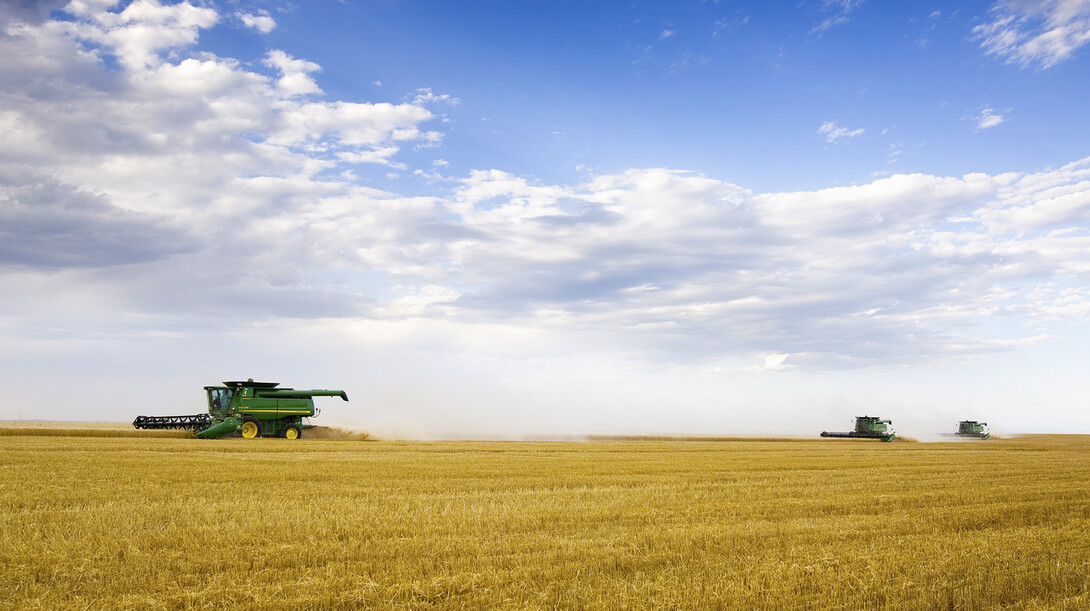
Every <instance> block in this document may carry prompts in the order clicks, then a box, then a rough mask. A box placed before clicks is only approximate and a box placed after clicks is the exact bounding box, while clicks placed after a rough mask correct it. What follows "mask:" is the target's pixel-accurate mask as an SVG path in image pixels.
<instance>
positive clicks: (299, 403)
mask: <svg viewBox="0 0 1090 611" xmlns="http://www.w3.org/2000/svg"><path fill="white" fill-rule="evenodd" d="M277 386H279V384H278V383H277V382H254V381H253V379H249V380H246V381H245V382H224V383H223V386H205V387H204V391H205V392H206V393H207V394H208V413H207V414H194V415H191V416H137V417H136V420H133V422H132V425H133V426H134V427H136V428H138V429H183V430H188V431H193V433H194V434H196V436H197V437H200V438H202V439H215V438H217V437H223V436H224V435H228V434H231V433H234V432H235V431H241V433H242V436H243V437H245V438H246V439H253V438H254V437H284V438H286V439H298V438H299V437H301V436H302V435H303V429H309V428H311V427H313V426H314V425H313V424H303V418H309V417H311V416H315V415H317V412H316V411H315V409H314V400H313V397H340V398H341V399H344V400H345V401H347V400H348V395H347V394H346V393H345V392H344V391H343V390H295V389H293V388H277Z"/></svg>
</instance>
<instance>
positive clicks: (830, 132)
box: [818, 121, 864, 143]
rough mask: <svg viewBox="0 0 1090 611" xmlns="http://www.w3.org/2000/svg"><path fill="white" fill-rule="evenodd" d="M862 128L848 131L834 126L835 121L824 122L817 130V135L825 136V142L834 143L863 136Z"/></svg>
mask: <svg viewBox="0 0 1090 611" xmlns="http://www.w3.org/2000/svg"><path fill="white" fill-rule="evenodd" d="M863 132H864V130H863V128H859V129H848V128H846V127H840V126H839V125H837V124H836V121H826V122H825V123H822V124H821V127H819V128H818V133H819V134H822V135H824V136H825V141H826V142H834V143H835V142H836V141H838V140H840V139H842V138H855V137H857V136H861V135H863Z"/></svg>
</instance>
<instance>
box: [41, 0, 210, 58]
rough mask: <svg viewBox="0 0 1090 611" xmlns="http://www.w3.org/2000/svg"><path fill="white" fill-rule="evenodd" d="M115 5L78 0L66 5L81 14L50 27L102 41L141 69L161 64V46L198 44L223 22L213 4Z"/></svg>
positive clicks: (144, 1) (144, 0)
mask: <svg viewBox="0 0 1090 611" xmlns="http://www.w3.org/2000/svg"><path fill="white" fill-rule="evenodd" d="M116 4H117V2H116V0H75V1H73V2H71V3H69V4H68V5H67V6H66V7H65V10H66V11H67V12H69V13H70V14H72V15H74V16H76V17H79V18H81V19H79V20H77V21H51V22H48V25H47V26H46V27H47V28H49V29H57V30H61V31H64V32H66V33H68V34H69V35H71V36H72V37H73V38H75V39H77V40H83V41H89V42H93V43H95V44H99V45H102V46H103V47H104V48H106V49H107V50H108V51H109V52H111V53H113V54H114V55H115V56H116V57H117V60H118V62H119V63H121V65H122V66H125V67H126V68H128V69H130V70H138V69H140V68H142V67H145V66H155V65H158V64H159V62H160V61H162V59H161V57H160V52H161V51H165V50H169V49H177V48H183V47H188V46H190V45H192V44H194V43H195V42H196V41H197V37H198V33H199V31H200V30H201V29H203V28H209V27H212V26H213V25H215V23H216V22H217V21H219V15H218V14H217V13H216V11H215V10H214V9H211V8H206V7H198V6H193V5H192V4H190V3H189V2H181V3H178V4H171V5H162V4H159V3H158V2H156V1H155V0H135V1H134V2H132V3H131V4H129V5H128V6H126V7H125V9H124V10H122V11H121V12H118V13H115V12H111V11H109V10H107V9H109V8H111V7H113V6H114V5H116Z"/></svg>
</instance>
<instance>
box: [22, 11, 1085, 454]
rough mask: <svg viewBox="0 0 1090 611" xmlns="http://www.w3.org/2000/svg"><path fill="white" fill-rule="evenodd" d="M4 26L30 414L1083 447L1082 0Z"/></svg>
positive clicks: (59, 14) (86, 18) (91, 20)
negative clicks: (288, 394) (263, 396)
mask: <svg viewBox="0 0 1090 611" xmlns="http://www.w3.org/2000/svg"><path fill="white" fill-rule="evenodd" d="M0 24H2V26H3V30H2V35H0V53H3V55H4V57H5V58H8V59H6V60H5V62H4V65H3V66H0V281H2V282H3V283H4V286H5V287H7V291H5V295H6V296H5V298H4V299H3V300H0V339H2V340H3V341H2V342H0V383H4V384H6V385H8V386H9V387H16V388H20V389H24V388H25V389H26V390H19V391H16V393H15V394H14V395H12V396H10V397H9V398H8V399H5V400H4V401H3V402H0V418H28V417H41V418H47V419H48V418H52V419H72V418H77V419H91V420H127V419H129V418H131V417H132V416H134V415H136V413H145V412H149V411H155V412H161V413H174V412H177V413H186V412H188V411H194V410H198V411H199V410H200V409H201V405H200V403H201V401H202V398H201V396H200V394H199V387H200V386H203V385H205V384H210V383H214V382H216V381H219V380H223V379H234V378H238V377H240V376H241V377H254V378H255V379H258V378H262V379H276V380H279V381H282V382H284V383H288V384H292V385H295V386H334V387H345V388H346V389H347V390H348V391H349V394H350V395H351V396H352V397H353V399H354V401H353V403H352V404H351V405H350V406H337V407H331V408H330V411H329V412H327V414H326V415H325V418H327V419H328V420H329V422H327V423H328V424H344V425H348V426H355V427H359V428H365V429H370V430H372V431H374V432H376V433H378V434H380V435H386V436H402V437H443V436H463V437H464V436H469V437H472V436H516V437H517V436H519V435H525V434H576V433H644V432H665V433H707V434H729V433H774V432H783V433H790V434H808V433H811V432H813V431H817V430H820V429H821V428H830V427H831V426H832V425H830V424H829V422H830V421H832V422H833V423H836V422H841V421H846V420H847V419H848V418H850V417H851V416H853V415H855V414H856V413H862V412H875V411H880V412H882V415H884V416H887V417H892V418H894V421H895V424H896V425H899V428H900V430H901V432H902V433H905V434H908V435H910V436H916V437H920V438H929V436H933V434H934V433H935V432H937V431H941V430H945V429H947V428H950V427H952V424H953V423H954V422H956V421H957V420H958V419H961V418H978V419H985V420H991V421H992V422H993V427H994V428H996V430H997V431H999V432H1010V433H1016V432H1035V431H1049V432H1057V431H1063V430H1069V429H1070V428H1072V427H1073V428H1074V430H1077V431H1079V432H1084V433H1085V432H1090V416H1087V414H1088V413H1090V411H1088V410H1086V407H1087V405H1086V402H1087V400H1086V397H1087V396H1088V393H1087V391H1088V390H1090V384H1088V383H1087V382H1085V381H1084V380H1083V378H1084V377H1085V376H1084V375H1083V372H1082V370H1083V369H1084V368H1085V367H1084V365H1085V362H1086V353H1085V349H1084V348H1083V347H1084V346H1085V345H1086V340H1087V328H1086V324H1085V323H1086V318H1087V316H1088V315H1090V287H1088V286H1087V274H1088V272H1090V234H1088V231H1087V230H1088V227H1087V220H1088V218H1090V150H1088V148H1087V144H1086V143H1087V142H1088V141H1090V133H1088V132H1090V121H1088V120H1087V119H1086V111H1085V108H1086V101H1087V99H1088V97H1090V96H1088V93H1090V91H1088V85H1087V82H1088V80H1090V79H1087V78H1086V77H1087V75H1088V63H1087V62H1088V61H1090V59H1088V54H1090V51H1088V50H1087V47H1088V46H1090V2H1086V1H1085V0H1013V1H1000V2H969V3H943V2H937V3H934V4H931V5H923V4H919V3H878V2H873V1H872V2H867V1H861V0H842V1H821V0H818V1H813V2H805V1H804V2H797V1H793V2H752V3H743V2H726V1H723V2H714V1H696V0H694V1H691V2H623V3H622V2H617V3H611V2H602V3H576V2H529V3H508V2H468V3H446V2H414V1H401V2H398V1H383V2H364V1H357V2H353V1H345V2H333V1H329V2H323V1H319V2H312V3H306V4H305V5H303V4H297V3H289V2H244V1H238V2H226V1H221V2H211V1H208V2H179V3H175V2H162V3H160V2H154V1H151V0H137V1H134V2H114V1H111V0H79V1H76V2H71V3H66V2H48V1H46V2H29V1H25V0H21V1H17V2H10V3H5V4H2V5H0ZM58 377H60V378H61V379H63V380H65V381H66V382H65V383H64V384H56V383H53V382H52V380H55V379H57V378H58ZM77 392H78V393H83V394H87V395H90V397H89V398H87V399H85V400H81V401H80V402H79V403H78V404H73V403H72V402H71V401H70V397H71V395H72V394H73V393H77ZM148 397H154V400H153V401H150V402H149V400H148V399H147V398H148ZM357 397H358V399H357ZM338 410H339V411H338Z"/></svg>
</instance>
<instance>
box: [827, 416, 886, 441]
mask: <svg viewBox="0 0 1090 611" xmlns="http://www.w3.org/2000/svg"><path fill="white" fill-rule="evenodd" d="M892 424H893V421H892V420H882V419H881V418H879V417H878V416H856V417H855V430H854V431H850V432H847V433H835V432H829V431H822V432H821V436H822V437H850V438H853V439H881V440H882V441H893V438H894V437H896V435H895V434H894V432H893V426H892ZM887 425H890V426H887Z"/></svg>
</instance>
